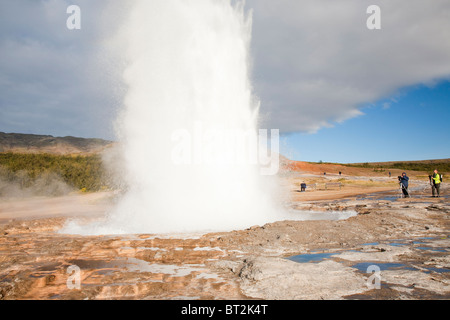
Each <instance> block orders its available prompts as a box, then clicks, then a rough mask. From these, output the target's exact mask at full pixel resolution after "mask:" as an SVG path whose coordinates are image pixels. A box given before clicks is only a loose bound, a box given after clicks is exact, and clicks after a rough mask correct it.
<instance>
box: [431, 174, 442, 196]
mask: <svg viewBox="0 0 450 320" xmlns="http://www.w3.org/2000/svg"><path fill="white" fill-rule="evenodd" d="M429 178H430V184H431V193H432V197H433V198H435V197H437V198H439V196H440V194H439V193H440V192H439V189H440V188H441V183H442V175H441V174H439V173H438V171H437V170H434V173H433V174H432V175H430V176H429Z"/></svg>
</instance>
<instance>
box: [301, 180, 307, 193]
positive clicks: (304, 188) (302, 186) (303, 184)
mask: <svg viewBox="0 0 450 320" xmlns="http://www.w3.org/2000/svg"><path fill="white" fill-rule="evenodd" d="M305 191H306V183H304V182H302V184H301V185H300V192H305Z"/></svg>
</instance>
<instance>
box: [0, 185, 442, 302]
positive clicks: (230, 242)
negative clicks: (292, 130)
mask: <svg viewBox="0 0 450 320" xmlns="http://www.w3.org/2000/svg"><path fill="white" fill-rule="evenodd" d="M299 179H300V178H299ZM358 179H359V178H358ZM286 181H287V183H288V184H291V185H292V188H291V191H290V192H291V193H292V199H293V200H292V201H291V203H290V204H289V206H290V207H291V208H293V209H298V210H303V211H305V210H307V211H312V212H347V211H348V212H356V213H357V214H355V215H353V216H352V217H350V218H348V219H345V220H316V221H314V220H311V221H279V222H275V223H270V224H266V225H264V226H253V227H251V228H248V229H246V230H236V231H231V232H221V233H209V234H190V235H170V236H162V235H151V234H148V235H121V236H73V235H64V234H60V233H58V230H59V229H60V228H61V227H62V226H63V224H64V222H65V221H66V219H67V218H68V217H71V216H74V215H76V212H74V208H77V210H75V211H83V215H84V217H86V216H90V217H97V216H99V215H101V212H104V210H105V209H106V208H108V206H111V205H112V202H111V201H109V200H110V199H111V197H110V195H108V194H106V193H105V194H90V195H79V196H72V197H71V198H70V199H68V198H61V199H45V198H38V199H9V200H7V201H6V200H4V201H2V202H1V203H0V299H239V300H240V299H242V300H244V299H285V300H291V299H449V298H450V273H449V271H450V256H449V251H450V239H449V234H450V232H449V231H450V228H449V227H450V223H449V213H450V204H449V201H448V197H445V196H444V197H441V198H431V197H429V190H426V188H425V187H426V186H425V187H423V188H422V185H417V186H416V189H415V190H414V192H413V193H412V195H413V197H411V198H409V199H400V198H398V192H397V190H396V189H395V188H392V187H386V186H384V187H379V189H377V188H366V189H365V190H364V192H362V191H361V188H359V189H358V190H359V191H358V192H356V191H354V190H353V189H351V188H344V189H343V190H336V191H332V190H326V191H323V190H316V191H308V192H306V193H299V192H298V190H297V189H298V188H297V182H298V179H297V180H292V179H291V180H289V179H287V180H286ZM294 182H295V183H294ZM352 190H353V191H352ZM374 191H378V192H377V193H373V192H374ZM442 193H443V194H448V188H447V187H446V185H445V184H444V185H443V190H442ZM48 201H50V203H51V208H50V207H49V202H48ZM77 201H78V204H77ZM42 208H44V210H42ZM36 212H37V213H36ZM89 212H90V213H92V214H91V215H89ZM78 280H79V282H77V281H78Z"/></svg>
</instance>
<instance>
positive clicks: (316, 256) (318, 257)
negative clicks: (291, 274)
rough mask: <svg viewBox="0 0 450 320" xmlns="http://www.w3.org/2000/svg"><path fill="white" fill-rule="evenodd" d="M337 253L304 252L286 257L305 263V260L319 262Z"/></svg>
mask: <svg viewBox="0 0 450 320" xmlns="http://www.w3.org/2000/svg"><path fill="white" fill-rule="evenodd" d="M337 254H339V253H338V252H335V253H331V252H328V253H304V254H299V255H296V256H292V257H289V258H288V259H289V260H291V261H294V262H300V263H305V262H320V261H323V260H325V259H327V258H330V257H332V256H334V255H337Z"/></svg>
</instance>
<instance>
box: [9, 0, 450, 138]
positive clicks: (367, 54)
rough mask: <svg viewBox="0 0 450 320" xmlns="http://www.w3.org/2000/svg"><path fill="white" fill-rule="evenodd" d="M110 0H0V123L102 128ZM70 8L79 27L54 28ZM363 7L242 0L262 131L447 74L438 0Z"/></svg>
mask: <svg viewBox="0 0 450 320" xmlns="http://www.w3.org/2000/svg"><path fill="white" fill-rule="evenodd" d="M123 2H125V1H123ZM111 3H112V2H110V1H88V0H77V1H75V0H74V1H69V0H34V1H30V0H4V1H1V2H0V70H1V73H0V131H13V130H14V131H19V130H20V131H23V132H25V131H27V132H30V131H32V132H35V133H50V134H57V135H68V134H71V135H81V136H103V137H104V136H105V135H108V129H111V122H112V120H113V119H114V118H115V107H116V105H117V101H119V100H120V96H121V93H122V92H121V90H122V89H121V88H120V80H121V79H120V77H121V75H120V70H121V68H120V67H118V66H117V64H118V63H119V61H118V60H115V56H114V55H111V52H108V50H110V49H111V48H112V49H115V48H117V47H114V45H116V44H115V43H114V41H113V40H114V39H113V37H112V35H114V34H115V33H116V30H117V29H116V28H119V29H120V26H121V23H120V21H121V19H122V18H123V16H124V14H126V12H127V10H125V9H123V10H116V8H110V7H109V6H111ZM117 3H119V1H117ZM117 3H116V4H115V5H119V4H117ZM127 3H130V2H127ZM70 4H77V5H79V6H80V7H81V10H82V29H81V30H79V31H69V30H67V28H66V19H67V17H68V15H67V13H66V9H67V6H69V5H70ZM371 4H374V3H372V1H367V0H339V1H336V0H302V1H298V0H277V1H274V0H246V7H247V8H249V9H250V8H253V40H252V55H253V57H254V66H253V82H254V85H255V94H256V95H257V96H259V98H260V99H261V112H262V116H261V119H262V124H261V126H262V127H265V128H278V129H280V130H281V132H295V131H303V132H314V131H317V130H319V129H320V128H322V127H328V126H331V125H333V124H334V123H335V122H342V121H345V120H346V119H349V118H352V117H356V116H361V115H362V113H361V111H359V109H360V108H361V107H362V106H363V105H368V104H371V103H374V102H375V101H377V100H380V99H386V98H389V95H391V94H394V93H395V92H396V90H398V89H400V88H403V87H405V86H409V85H414V84H418V83H431V82H433V81H435V80H437V79H441V78H448V77H449V75H450V41H449V39H450V2H449V1H448V0H433V1H423V0H396V1H392V0H377V1H376V4H377V5H379V6H380V8H381V19H382V20H381V27H382V29H381V30H368V29H367V27H366V19H367V18H368V14H367V13H366V9H367V7H368V6H369V5H371ZM120 5H122V6H125V5H126V4H120ZM121 49H123V48H121ZM118 51H119V52H120V51H122V50H118ZM113 53H115V52H113ZM115 95H116V96H115ZM117 97H119V99H116V98H117ZM387 103H389V102H387ZM391 105H392V104H391ZM106 137H108V138H110V137H111V135H109V136H106Z"/></svg>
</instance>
